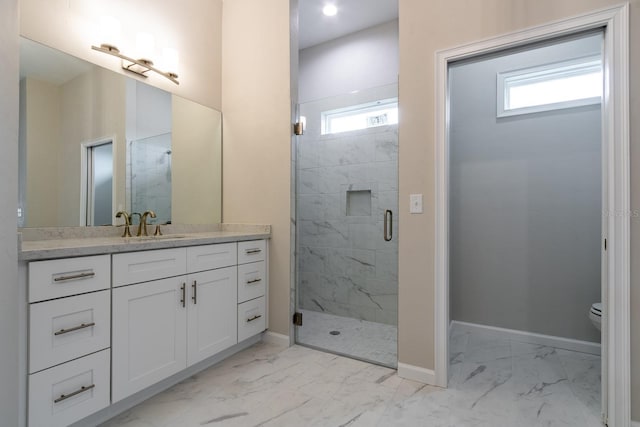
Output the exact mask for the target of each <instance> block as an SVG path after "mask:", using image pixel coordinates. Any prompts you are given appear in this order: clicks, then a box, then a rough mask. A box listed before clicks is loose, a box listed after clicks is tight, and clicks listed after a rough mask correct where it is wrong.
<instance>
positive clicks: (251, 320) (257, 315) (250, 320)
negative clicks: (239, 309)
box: [247, 314, 262, 322]
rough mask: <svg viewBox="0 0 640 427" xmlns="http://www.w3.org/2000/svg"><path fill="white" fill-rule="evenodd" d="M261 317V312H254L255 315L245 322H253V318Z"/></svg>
mask: <svg viewBox="0 0 640 427" xmlns="http://www.w3.org/2000/svg"><path fill="white" fill-rule="evenodd" d="M261 317H262V314H256V315H255V316H253V317H252V318H250V319H247V322H253V321H254V320H257V319H259V318H261Z"/></svg>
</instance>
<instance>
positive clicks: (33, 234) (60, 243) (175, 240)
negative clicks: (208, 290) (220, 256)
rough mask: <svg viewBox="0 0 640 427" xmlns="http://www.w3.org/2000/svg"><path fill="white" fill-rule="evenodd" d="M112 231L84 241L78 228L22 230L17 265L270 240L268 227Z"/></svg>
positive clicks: (90, 233)
mask: <svg viewBox="0 0 640 427" xmlns="http://www.w3.org/2000/svg"><path fill="white" fill-rule="evenodd" d="M101 228H102V227H101ZM112 230H117V232H118V233H121V232H122V229H119V228H118V229H116V228H115V227H105V228H104V230H101V231H104V232H103V233H101V232H97V231H96V230H87V231H86V233H85V234H87V236H86V237H85V236H83V232H82V230H81V229H80V230H79V227H73V228H69V229H60V228H42V229H37V230H36V229H24V230H22V232H21V233H19V239H18V249H19V250H18V259H19V260H20V261H36V260H44V259H55V258H67V257H77V256H87V255H100V254H112V253H121V252H134V251H144V250H153V249H165V248H179V247H185V246H196V245H208V244H212V243H227V242H239V241H245V240H257V239H268V238H270V237H271V227H270V226H268V225H248V224H247V225H245V224H215V225H213V226H209V227H203V226H200V227H196V226H178V225H173V226H166V227H164V228H163V233H164V235H163V236H160V237H154V236H148V237H126V238H125V237H120V235H119V234H117V235H113V232H112Z"/></svg>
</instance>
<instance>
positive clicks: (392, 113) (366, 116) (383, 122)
mask: <svg viewBox="0 0 640 427" xmlns="http://www.w3.org/2000/svg"><path fill="white" fill-rule="evenodd" d="M395 124H398V98H389V99H382V100H378V101H373V102H367V103H364V104H358V105H351V106H349V107H345V108H338V109H336V110H329V111H323V112H322V125H321V126H322V128H321V129H322V135H328V134H333V133H341V132H349V131H354V130H361V129H368V128H373V127H378V126H387V125H395Z"/></svg>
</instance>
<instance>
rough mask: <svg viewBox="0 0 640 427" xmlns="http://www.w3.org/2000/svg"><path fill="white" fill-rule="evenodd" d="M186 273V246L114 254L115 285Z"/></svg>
mask: <svg viewBox="0 0 640 427" xmlns="http://www.w3.org/2000/svg"><path fill="white" fill-rule="evenodd" d="M186 273H187V250H186V248H176V249H158V250H155V251H142V252H129V253H124V254H115V255H114V256H113V286H114V287H116V286H123V285H130V284H132V283H141V282H149V281H151V280H156V279H164V278H166V277H173V276H180V275H183V274H186Z"/></svg>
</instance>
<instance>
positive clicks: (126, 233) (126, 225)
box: [116, 211, 131, 237]
mask: <svg viewBox="0 0 640 427" xmlns="http://www.w3.org/2000/svg"><path fill="white" fill-rule="evenodd" d="M121 217H122V218H124V224H121V225H118V227H124V232H123V233H122V237H131V230H130V229H129V226H130V225H131V216H130V215H129V214H128V213H127V211H119V212H118V213H116V218H121Z"/></svg>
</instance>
